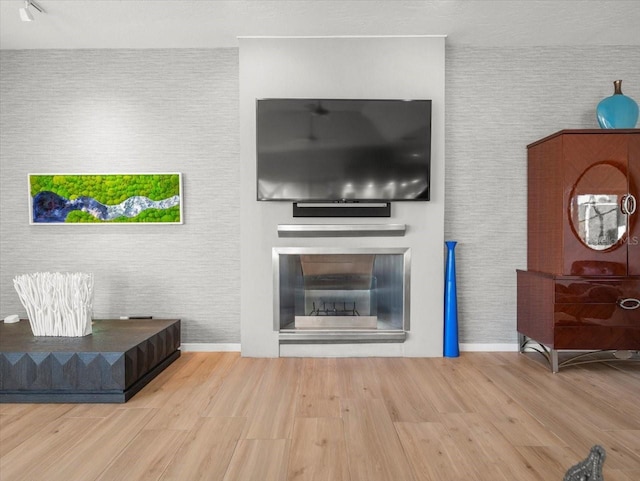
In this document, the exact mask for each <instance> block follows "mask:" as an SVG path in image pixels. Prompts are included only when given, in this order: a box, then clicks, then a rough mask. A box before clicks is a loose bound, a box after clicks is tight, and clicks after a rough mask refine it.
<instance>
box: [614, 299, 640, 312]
mask: <svg viewBox="0 0 640 481" xmlns="http://www.w3.org/2000/svg"><path fill="white" fill-rule="evenodd" d="M618 305H619V306H620V307H622V308H623V309H628V310H630V311H631V310H633V309H638V308H640V299H634V298H633V297H629V298H627V299H618Z"/></svg>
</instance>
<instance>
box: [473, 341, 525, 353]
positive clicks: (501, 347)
mask: <svg viewBox="0 0 640 481" xmlns="http://www.w3.org/2000/svg"><path fill="white" fill-rule="evenodd" d="M460 350H461V351H466V352H517V351H518V343H517V342H514V343H504V344H502V343H493V344H480V343H468V344H467V343H461V344H460Z"/></svg>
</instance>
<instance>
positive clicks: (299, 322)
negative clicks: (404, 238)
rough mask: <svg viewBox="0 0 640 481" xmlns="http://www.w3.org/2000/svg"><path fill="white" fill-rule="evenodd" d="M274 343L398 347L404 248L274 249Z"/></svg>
mask: <svg viewBox="0 0 640 481" xmlns="http://www.w3.org/2000/svg"><path fill="white" fill-rule="evenodd" d="M273 274H274V279H273V282H274V316H273V318H274V330H275V331H277V332H278V333H279V340H280V343H281V344H283V343H340V342H344V343H347V342H349V343H351V342H403V341H404V340H405V337H406V331H408V330H409V287H410V286H409V281H410V250H409V249H408V248H382V249H373V248H350V249H334V248H274V249H273Z"/></svg>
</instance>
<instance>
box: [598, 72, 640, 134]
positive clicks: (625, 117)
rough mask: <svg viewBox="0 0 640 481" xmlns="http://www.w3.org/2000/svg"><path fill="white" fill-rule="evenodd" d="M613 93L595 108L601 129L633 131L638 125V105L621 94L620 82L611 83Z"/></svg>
mask: <svg viewBox="0 0 640 481" xmlns="http://www.w3.org/2000/svg"><path fill="white" fill-rule="evenodd" d="M613 86H614V93H613V95H612V96H611V97H607V98H606V99H602V100H601V101H600V103H599V104H598V107H597V108H596V116H597V117H598V124H599V125H600V127H601V128H603V129H633V128H635V126H636V124H637V123H638V104H637V103H636V101H635V100H633V99H632V98H631V97H627V96H626V95H624V94H623V93H622V80H616V81H615V82H613Z"/></svg>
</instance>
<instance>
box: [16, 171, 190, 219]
mask: <svg viewBox="0 0 640 481" xmlns="http://www.w3.org/2000/svg"><path fill="white" fill-rule="evenodd" d="M181 183H182V182H181V176H180V174H177V173H172V174H30V175H29V190H30V195H31V211H32V223H48V224H52V223H80V224H86V223H172V224H175V223H182V198H181Z"/></svg>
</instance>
